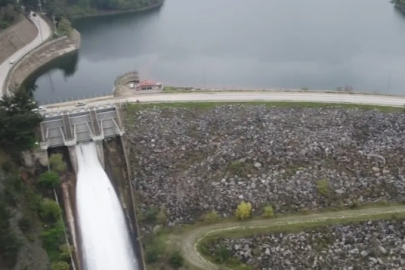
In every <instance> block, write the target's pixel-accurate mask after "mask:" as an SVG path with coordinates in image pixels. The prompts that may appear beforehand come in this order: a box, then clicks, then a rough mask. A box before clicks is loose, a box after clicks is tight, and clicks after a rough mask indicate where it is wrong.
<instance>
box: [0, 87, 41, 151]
mask: <svg viewBox="0 0 405 270" xmlns="http://www.w3.org/2000/svg"><path fill="white" fill-rule="evenodd" d="M36 108H37V105H36V102H35V101H34V100H33V99H32V98H31V97H30V96H29V95H28V93H27V92H25V91H24V90H22V89H20V90H17V91H15V92H14V95H12V96H3V99H2V100H0V146H1V148H3V149H4V150H5V151H12V152H19V151H25V150H29V149H31V148H32V147H34V145H35V130H36V128H37V127H38V125H39V123H40V122H41V121H42V116H41V115H40V114H38V113H37V112H36V111H35V110H34V109H36Z"/></svg>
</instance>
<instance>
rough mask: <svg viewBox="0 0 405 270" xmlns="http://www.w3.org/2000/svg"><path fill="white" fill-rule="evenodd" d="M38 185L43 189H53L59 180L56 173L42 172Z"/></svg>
mask: <svg viewBox="0 0 405 270" xmlns="http://www.w3.org/2000/svg"><path fill="white" fill-rule="evenodd" d="M38 183H39V184H40V185H41V186H42V187H44V188H55V187H57V186H58V185H59V183H60V179H59V175H58V174H57V173H56V172H52V171H50V172H44V173H43V174H41V176H40V177H39V180H38Z"/></svg>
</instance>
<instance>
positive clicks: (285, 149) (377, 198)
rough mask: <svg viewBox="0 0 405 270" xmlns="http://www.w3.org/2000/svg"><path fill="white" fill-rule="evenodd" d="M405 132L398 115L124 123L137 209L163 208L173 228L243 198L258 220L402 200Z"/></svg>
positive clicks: (275, 111)
mask: <svg viewBox="0 0 405 270" xmlns="http://www.w3.org/2000/svg"><path fill="white" fill-rule="evenodd" d="M404 131H405V114H404V113H403V112H399V111H398V112H391V113H386V112H380V111H376V110H363V109H344V108H299V107H296V108H281V107H269V106H265V105H260V106H252V105H220V106H208V107H204V106H200V107H198V106H197V107H194V108H193V107H186V108H164V107H155V108H153V107H152V108H142V107H139V108H137V109H134V110H131V111H130V112H129V116H128V118H127V136H128V145H129V147H130V150H131V151H130V152H131V154H130V162H131V167H132V170H133V171H132V173H133V176H134V177H133V179H134V180H133V183H134V185H135V187H136V194H137V201H138V203H137V204H138V207H139V208H140V209H139V210H140V212H139V213H140V215H141V216H142V215H147V214H148V213H149V212H150V211H151V209H164V211H165V214H166V216H167V219H168V225H169V226H174V225H176V224H181V223H192V222H194V221H196V220H199V219H200V218H201V217H203V216H204V215H205V214H207V213H208V212H209V211H211V210H216V211H217V212H218V213H219V214H220V215H221V216H223V217H229V216H231V215H233V214H234V211H235V209H236V207H237V205H238V204H239V203H240V202H241V201H248V202H250V203H252V205H253V209H252V210H253V214H255V215H260V214H262V211H263V207H264V206H265V205H271V206H273V208H274V211H275V213H276V214H278V213H293V212H300V211H307V210H317V209H322V208H331V207H333V208H343V207H356V206H358V205H360V204H368V203H387V202H402V201H403V200H404V195H405V158H404V153H405V136H404ZM143 229H144V230H146V229H147V227H145V226H143Z"/></svg>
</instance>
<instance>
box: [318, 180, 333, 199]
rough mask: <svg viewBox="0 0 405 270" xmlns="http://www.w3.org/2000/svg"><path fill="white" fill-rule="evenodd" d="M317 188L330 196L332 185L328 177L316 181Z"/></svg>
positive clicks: (326, 195) (319, 191)
mask: <svg viewBox="0 0 405 270" xmlns="http://www.w3.org/2000/svg"><path fill="white" fill-rule="evenodd" d="M316 189H317V190H318V193H319V194H320V195H322V196H324V197H328V196H329V195H330V187H329V181H328V179H321V180H318V182H316Z"/></svg>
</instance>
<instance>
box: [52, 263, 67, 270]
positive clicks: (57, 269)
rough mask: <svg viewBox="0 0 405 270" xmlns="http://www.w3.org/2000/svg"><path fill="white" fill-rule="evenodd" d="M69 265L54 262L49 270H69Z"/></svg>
mask: <svg viewBox="0 0 405 270" xmlns="http://www.w3.org/2000/svg"><path fill="white" fill-rule="evenodd" d="M69 269H70V265H69V264H68V263H67V262H63V261H61V262H55V263H52V265H51V270H69Z"/></svg>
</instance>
